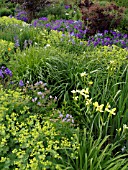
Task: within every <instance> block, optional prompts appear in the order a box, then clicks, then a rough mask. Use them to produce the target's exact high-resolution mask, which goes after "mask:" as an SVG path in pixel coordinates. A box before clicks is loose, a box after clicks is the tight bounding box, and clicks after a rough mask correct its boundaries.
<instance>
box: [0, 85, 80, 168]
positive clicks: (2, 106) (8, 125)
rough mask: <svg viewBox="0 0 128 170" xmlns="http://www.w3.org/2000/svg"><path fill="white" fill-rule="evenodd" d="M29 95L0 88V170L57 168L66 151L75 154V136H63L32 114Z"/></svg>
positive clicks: (36, 114)
mask: <svg viewBox="0 0 128 170" xmlns="http://www.w3.org/2000/svg"><path fill="white" fill-rule="evenodd" d="M30 100H31V98H30V97H29V96H27V95H23V93H21V92H20V91H11V90H8V91H4V90H3V88H2V87H0V131H1V136H0V157H1V159H0V169H1V170H4V169H7V170H9V169H15V170H16V169H20V170H27V169H28V170H29V169H32V170H37V169H38V170H42V169H46V168H50V169H58V167H60V165H59V164H60V163H61V161H62V157H63V159H66V154H67V153H68V154H69V155H70V156H71V157H72V158H73V159H76V157H77V149H78V147H79V146H78V144H77V142H76V140H77V139H76V135H75V134H73V133H72V135H71V136H70V137H68V136H63V135H62V133H61V131H60V130H58V128H57V127H56V126H54V124H53V123H52V122H50V121H49V120H45V121H44V120H43V116H42V115H40V114H38V113H31V112H30V108H29V107H28V106H27V103H28V102H29V101H30Z"/></svg>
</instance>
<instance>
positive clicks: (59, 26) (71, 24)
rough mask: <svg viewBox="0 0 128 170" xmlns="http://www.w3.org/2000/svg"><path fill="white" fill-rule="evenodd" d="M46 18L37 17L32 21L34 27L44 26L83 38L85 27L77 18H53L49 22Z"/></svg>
mask: <svg viewBox="0 0 128 170" xmlns="http://www.w3.org/2000/svg"><path fill="white" fill-rule="evenodd" d="M46 21H47V18H44V17H42V18H39V19H36V20H34V21H33V22H32V25H33V26H34V27H44V28H45V29H47V30H57V31H62V32H63V33H64V32H69V33H70V34H72V35H73V36H75V37H77V38H84V36H85V35H86V32H87V28H86V27H84V25H83V22H82V21H80V20H78V21H74V20H65V19H61V20H55V21H51V22H46Z"/></svg>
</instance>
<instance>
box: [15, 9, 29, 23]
mask: <svg viewBox="0 0 128 170" xmlns="http://www.w3.org/2000/svg"><path fill="white" fill-rule="evenodd" d="M15 17H16V19H18V20H21V21H24V22H28V18H27V12H25V11H19V12H18V13H17V14H16V16H15Z"/></svg>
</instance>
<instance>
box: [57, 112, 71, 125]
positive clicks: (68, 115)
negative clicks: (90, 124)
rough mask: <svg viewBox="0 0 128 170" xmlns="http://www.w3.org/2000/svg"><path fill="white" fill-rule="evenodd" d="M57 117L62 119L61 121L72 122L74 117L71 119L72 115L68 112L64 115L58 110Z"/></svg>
mask: <svg viewBox="0 0 128 170" xmlns="http://www.w3.org/2000/svg"><path fill="white" fill-rule="evenodd" d="M59 118H60V119H61V120H62V122H70V123H74V119H73V117H72V115H70V114H66V116H64V115H63V114H62V113H61V112H60V113H59Z"/></svg>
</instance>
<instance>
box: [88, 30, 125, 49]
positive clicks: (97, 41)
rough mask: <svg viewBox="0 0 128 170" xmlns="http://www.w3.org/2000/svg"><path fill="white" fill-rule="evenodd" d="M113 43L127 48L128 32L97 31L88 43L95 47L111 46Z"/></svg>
mask: <svg viewBox="0 0 128 170" xmlns="http://www.w3.org/2000/svg"><path fill="white" fill-rule="evenodd" d="M113 44H114V45H117V46H119V47H122V48H126V49H127V48H128V34H123V33H120V32H116V31H112V30H111V31H107V30H105V31H104V32H103V33H97V34H95V36H93V37H90V38H89V39H88V45H93V46H94V47H96V46H98V45H102V46H111V45H113Z"/></svg>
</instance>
